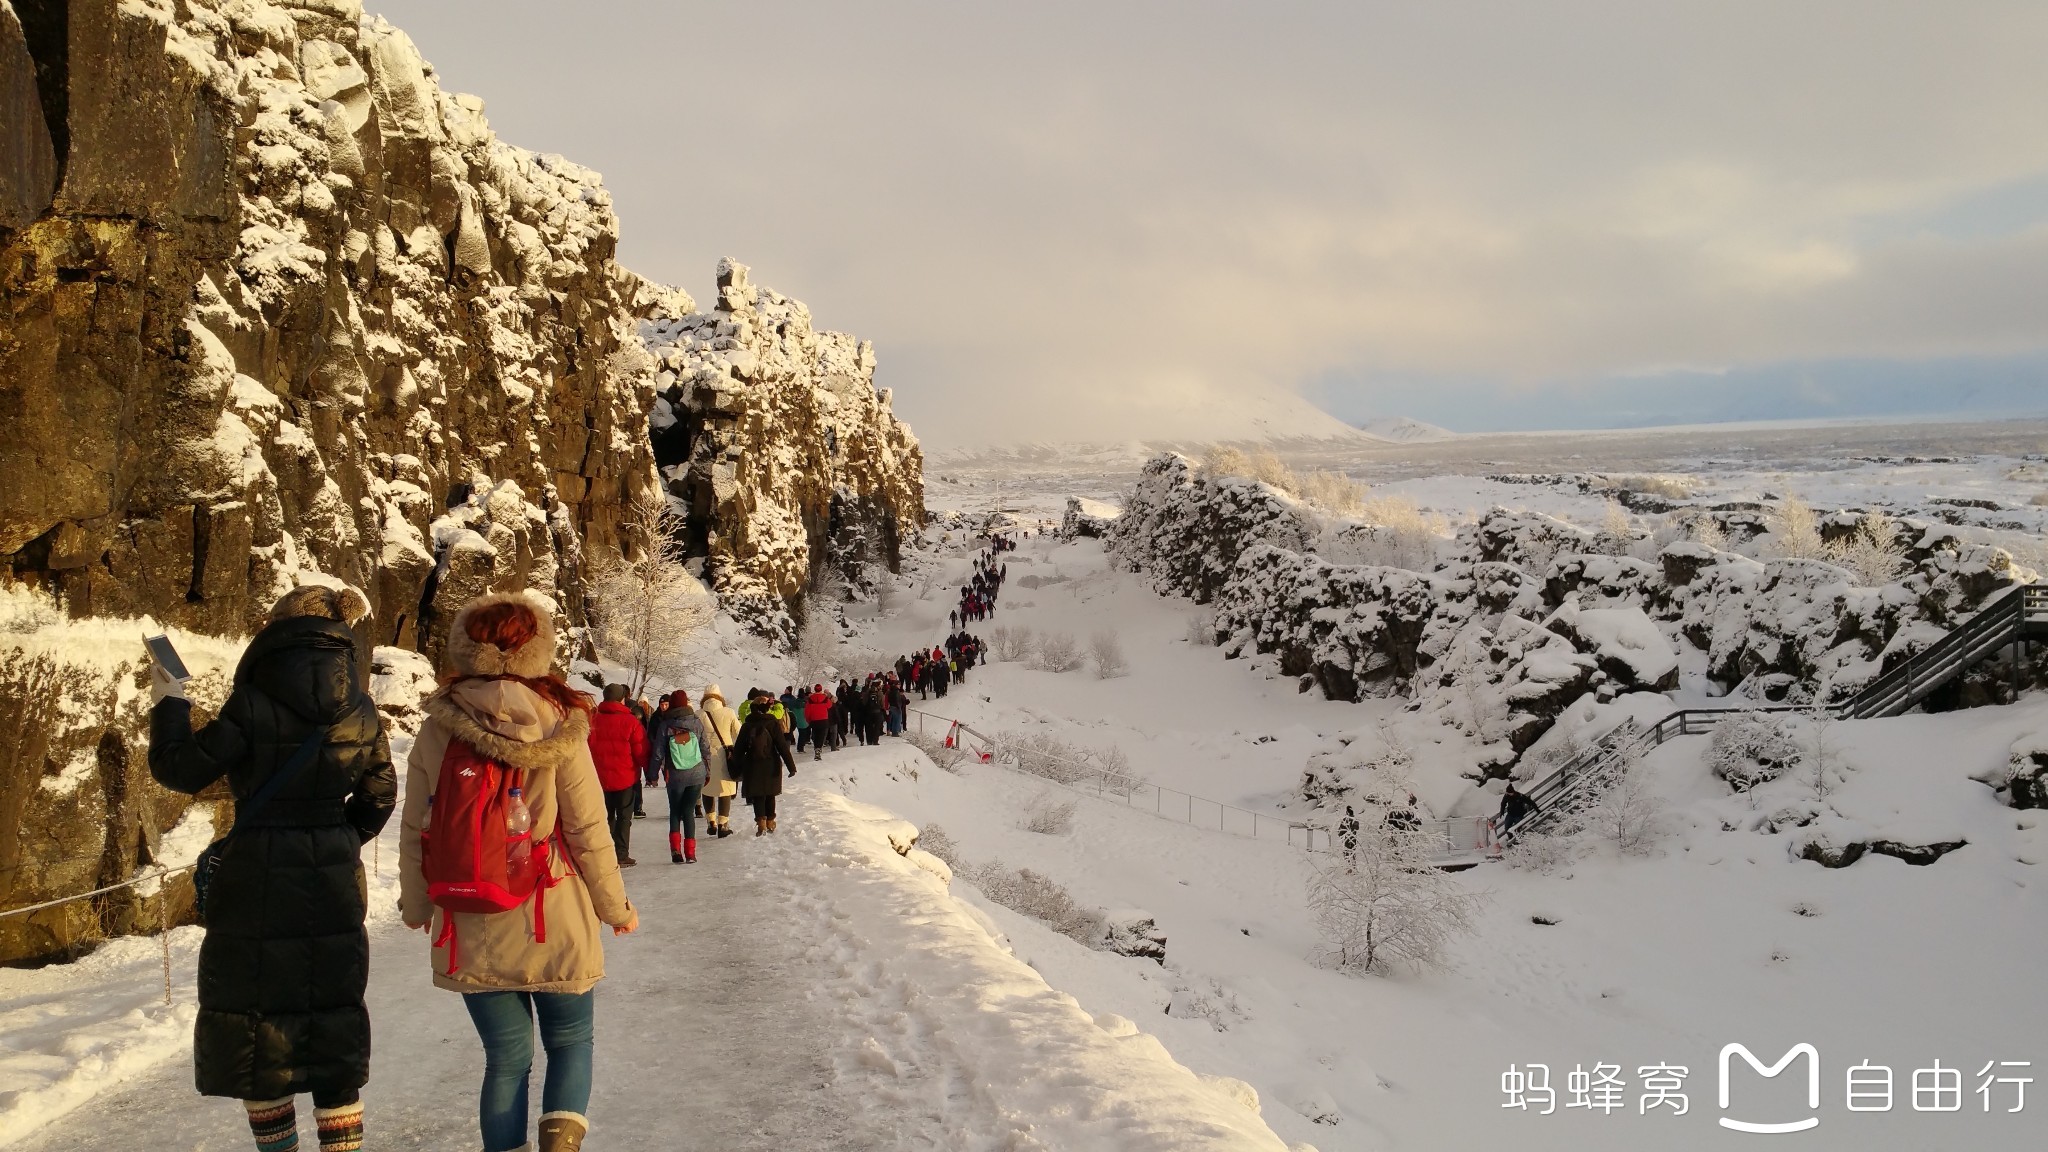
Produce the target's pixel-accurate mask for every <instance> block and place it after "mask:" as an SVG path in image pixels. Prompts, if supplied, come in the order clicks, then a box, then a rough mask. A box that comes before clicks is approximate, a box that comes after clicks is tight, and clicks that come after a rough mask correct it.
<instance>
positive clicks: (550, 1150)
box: [538, 1112, 590, 1152]
mask: <svg viewBox="0 0 2048 1152" xmlns="http://www.w3.org/2000/svg"><path fill="white" fill-rule="evenodd" d="M588 1131H590V1122H589V1121H588V1120H585V1119H584V1118H583V1117H582V1116H580V1115H578V1114H576V1113H574V1112H549V1113H547V1114H546V1115H544V1116H542V1117H541V1118H540V1148H539V1149H538V1152H577V1150H578V1149H580V1148H582V1147H583V1134H584V1133H586V1132H588Z"/></svg>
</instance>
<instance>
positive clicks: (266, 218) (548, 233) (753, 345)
mask: <svg viewBox="0 0 2048 1152" xmlns="http://www.w3.org/2000/svg"><path fill="white" fill-rule="evenodd" d="M483 108H484V105H483V102H482V101H481V100H479V99H477V98H476V97H473V96H467V95H454V94H451V93H448V92H445V91H443V90H442V89H441V87H440V85H439V83H438V82H437V80H436V77H435V73H434V70H433V68H432V66H431V65H429V64H427V63H426V62H425V61H424V60H422V59H421V58H420V55H419V53H418V51H417V50H416V49H415V48H414V46H413V44H412V42H411V41H410V40H409V39H408V38H407V37H406V35H405V33H403V32H402V31H400V30H398V29H397V28H394V27H392V26H391V25H390V24H388V23H386V22H385V21H383V20H382V19H380V18H375V17H368V18H366V17H365V16H364V14H363V12H362V6H361V3H360V0H127V2H122V3H114V2H113V0H104V2H100V0H94V2H89V3H86V2H82V3H71V4H68V5H67V4H20V3H16V2H12V0H0V426H4V427H5V428H6V429H7V433H6V435H5V436H4V437H0V591H4V592H5V593H6V595H7V596H8V598H9V599H8V602H7V604H8V607H7V617H8V619H7V623H6V626H5V627H0V909H4V908H8V907H15V906H19V905H22V904H26V903H32V902H37V901H39V900H41V899H45V898H50V897H54V896H62V895H65V894H68V893H72V892H80V891H85V890H87V889H89V888H91V887H94V886H96V884H97V883H100V882H114V880H118V879H120V878H122V877H124V876H126V875H129V874H131V873H132V870H133V868H134V867H135V866H136V864H137V862H138V860H157V861H158V862H162V861H163V860H165V859H167V857H165V856H163V855H162V854H161V853H159V852H158V848H157V846H158V845H159V843H160V842H168V843H170V844H171V845H172V846H173V847H174V848H177V850H178V851H179V852H182V851H183V848H184V846H186V845H187V841H189V840H191V839H192V838H193V837H195V836H198V837H203V836H204V835H205V834H206V833H207V832H209V831H210V829H211V824H210V823H206V822H207V821H210V820H211V819H212V813H213V810H214V807H215V805H212V804H202V805H199V806H198V807H197V808H192V807H191V805H190V801H189V800H188V799H187V798H185V797H180V796H175V795H172V794H169V793H166V792H165V791H164V790H163V789H161V788H159V787H157V786H156V785H155V784H154V783H153V782H151V781H150V779H149V777H148V773H147V770H146V768H144V767H143V763H144V752H143V744H142V739H141V737H142V733H143V731H144V729H145V727H146V724H145V718H146V709H145V705H146V703H147V700H146V695H143V693H144V691H145V690H146V684H147V682H146V675H145V671H146V670H145V669H144V668H143V666H142V665H141V664H140V663H139V657H140V652H139V645H138V644H137V640H138V638H139V636H140V634H141V633H142V631H143V630H144V629H145V628H147V629H150V630H155V629H158V628H168V629H170V630H171V631H172V634H173V635H174V636H175V637H178V638H179V643H180V647H181V649H187V650H189V651H192V652H198V653H200V664H204V665H205V666H206V669H207V670H208V671H207V672H206V674H208V675H214V676H217V677H220V678H221V683H222V684H223V685H224V684H225V677H226V675H227V674H228V673H229V672H230V671H231V670H232V667H233V664H234V659H235V655H236V653H237V652H238V650H239V647H240V644H239V641H240V639H241V638H242V637H245V636H246V635H247V634H248V633H249V632H250V631H251V630H252V629H253V627H254V626H255V625H256V624H257V623H258V622H259V621H260V618H261V615H262V613H263V612H264V611H265V610H266V609H267V608H268V607H269V605H270V604H271V603H272V602H273V601H274V600H275V598H276V597H277V596H278V595H280V594H281V593H282V592H284V591H285V590H287V589H289V588H290V587H292V586H294V585H295V584H299V583H304V582H309V581H312V582H324V583H336V582H340V583H346V584H349V585H352V586H354V587H355V588H357V589H359V590H360V591H362V592H363V594H364V595H365V596H366V597H367V599H368V600H369V602H370V604H371V606H372V614H371V616H370V618H369V620H368V621H367V622H366V623H365V624H364V625H363V626H362V627H361V629H360V630H359V631H360V632H361V633H362V639H363V640H364V647H365V652H364V664H365V667H366V669H372V670H373V671H374V675H375V676H376V677H377V683H378V685H379V687H378V692H379V698H380V704H381V705H383V706H385V707H386V710H387V714H388V715H389V716H391V717H392V718H393V719H394V720H395V721H399V722H401V723H403V722H407V721H408V720H409V718H410V710H409V708H408V706H407V702H406V701H405V700H404V699H403V697H404V695H405V694H406V693H408V692H415V691H417V689H418V687H419V686H420V685H421V684H423V683H425V682H426V681H425V679H424V677H425V676H426V675H428V672H427V671H424V670H423V667H422V665H421V663H420V662H419V661H418V660H415V659H413V658H411V657H408V655H407V654H408V653H418V654H420V655H421V656H423V657H424V658H425V659H426V660H432V659H434V658H436V657H437V655H438V651H439V648H440V645H441V639H442V637H441V635H440V627H441V626H444V625H445V622H446V621H447V620H448V619H449V618H450V617H451V616H452V614H453V610H454V609H455V608H456V607H457V606H459V605H460V604H461V603H462V602H463V601H464V600H466V599H468V598H469V597H471V596H473V595H476V594H477V593H479V592H483V591H486V590H509V589H514V588H534V589H538V590H540V591H542V592H544V593H546V594H548V595H549V596H550V597H551V598H552V599H553V601H554V603H555V604H556V606H557V619H556V623H557V626H558V627H561V628H574V627H576V626H577V625H580V624H582V623H583V622H584V621H585V619H586V606H585V604H584V586H585V583H586V577H587V575H588V573H589V572H590V570H591V568H592V567H593V566H594V565H597V564H601V563H602V562H604V561H605V560H606V559H607V558H609V557H610V556H613V555H616V554H617V552H618V550H619V549H620V548H621V546H622V536H623V531H622V529H623V520H624V517H625V516H626V515H627V514H628V509H629V508H630V507H631V505H632V504H633V503H634V502H635V501H636V500H642V499H645V500H655V499H659V496H660V493H661V490H662V485H663V483H664V479H665V478H664V476H663V475H662V473H661V472H660V471H658V470H657V467H656V454H657V451H661V452H663V453H664V461H663V462H664V463H665V464H667V465H670V468H669V476H668V477H667V478H666V480H667V483H668V485H669V489H670V491H671V492H672V493H673V494H674V495H675V496H676V497H678V498H680V499H681V500H682V501H684V502H686V503H687V504H688V505H689V506H690V508H691V510H692V516H691V519H690V524H691V530H692V532H693V533H694V534H695V535H696V538H697V543H698V545H699V547H698V549H697V551H698V552H699V554H702V555H705V556H707V557H708V559H709V565H708V567H709V569H710V572H709V575H710V576H711V577H712V582H713V584H714V586H715V587H716V588H717V590H719V591H720V592H721V593H724V594H725V596H726V607H727V608H728V609H730V610H732V611H734V612H735V613H736V614H739V615H742V616H747V615H750V614H751V615H752V616H754V617H755V618H757V619H759V620H762V621H765V624H764V628H765V629H766V630H768V631H771V632H772V631H778V630H780V631H784V632H786V631H788V627H787V622H788V615H787V613H788V610H789V609H791V608H793V607H796V606H797V605H798V603H799V602H800V600H801V597H802V595H803V593H804V590H805V589H806V588H808V587H809V586H810V585H811V584H812V583H813V582H814V581H815V580H816V579H817V577H818V576H819V575H820V574H821V571H822V568H823V566H824V565H826V564H828V563H832V562H837V563H838V564H839V566H840V568H841V569H842V570H843V571H845V572H846V573H847V574H848V576H849V577H850V578H852V582H853V583H855V584H856V585H857V584H858V583H859V582H860V580H861V579H863V578H864V577H865V575H866V574H867V573H868V572H869V571H870V570H871V568H872V567H875V566H887V567H893V566H894V564H895V561H896V549H897V547H898V542H899V536H900V534H902V533H908V532H914V531H916V530H917V528H918V526H919V525H920V524H921V523H922V519H923V512H922V507H921V501H922V490H921V480H920V473H921V467H922V463H921V459H920V457H919V453H918V449H917V446H916V442H915V440H914V439H912V437H911V436H910V433H909V431H908V429H907V428H905V427H904V426H903V425H901V424H900V423H898V422H897V421H896V420H895V418H894V417H893V416H892V415H890V413H889V398H888V393H887V392H886V391H884V392H878V391H877V390H876V389H875V388H874V384H873V370H874V356H873V353H872V350H871V349H869V347H868V346H867V345H866V344H865V343H862V342H859V341H857V340H855V339H854V338H852V337H849V336H844V335H840V334H837V333H828V332H818V331H814V330H813V329H812V328H811V325H810V318H809V314H808V312H807V311H806V310H805V309H804V308H803V306H802V305H801V304H797V303H795V302H794V301H790V300H786V299H784V298H783V297H781V296H778V295H776V294H774V293H772V292H766V291H755V290H753V289H751V288H750V287H749V286H748V285H747V283H746V279H745V270H744V269H743V268H740V267H739V266H737V265H728V266H726V267H725V268H724V269H723V270H722V273H721V283H720V300H719V303H718V307H717V309H716V310H715V311H713V312H711V313H709V314H705V315H698V314H695V313H694V312H693V308H694V305H693V304H692V302H691V301H690V299H689V297H688V296H687V295H686V294H684V293H682V292H680V291H677V290H675V289H670V288H664V287H662V286H659V285H656V284H652V283H649V282H647V281H645V280H642V279H641V278H639V277H637V276H635V275H633V274H632V273H631V272H629V271H627V270H625V269H624V268H622V267H620V265H619V264H618V263H617V261H616V260H615V258H614V253H615V250H616V247H617V242H618V221H617V219H616V218H615V216H614V214H613V211H612V206H611V199H610V196H609V194H608V193H607V192H606V190H605V188H604V185H603V184H602V182H601V181H600V179H599V177H598V175H597V174H596V173H595V172H592V171H590V170H588V169H585V168H582V167H579V166H578V165H576V164H573V163H570V162H569V161H566V160H564V159H562V158H560V157H557V156H547V155H539V154H536V153H533V152H529V151H525V150H523V149H520V148H516V147H513V146H511V145H509V144H506V143H504V142H503V141H500V140H499V139H498V138H497V137H496V136H495V135H494V134H493V133H492V131H491V129H490V127H489V125H488V124H487V123H486V121H485V119H484V115H483ZM643 321H644V322H648V323H649V324H650V335H653V333H654V331H657V330H658V331H660V332H662V333H664V334H665V337H664V340H665V343H664V344H663V347H662V352H663V354H664V356H665V357H666V358H668V360H669V361H670V366H669V369H668V371H669V372H670V373H671V374H670V375H667V376H664V377H662V378H661V379H660V380H659V381H657V372H658V371H659V370H660V369H659V367H658V365H657V364H656V362H655V361H654V360H653V359H652V358H651V357H650V356H649V355H648V354H647V348H646V346H645V344H644V343H643V340H642V337H641V332H640V325H641V324H642V323H643ZM663 388H665V389H667V392H666V398H665V401H664V403H663V405H662V411H660V412H657V410H656V409H657V405H656V393H657V390H658V389H663ZM650 416H654V417H655V420H654V427H653V429H652V432H653V434H652V436H650ZM677 453H679V454H677ZM46 617H47V618H46ZM82 637H97V638H98V639H91V640H88V639H81V638H82ZM373 646H374V647H376V648H378V649H380V651H379V652H378V654H377V655H376V657H375V658H374V661H373V658H372V656H371V653H370V651H369V650H370V649H371V648H372V647H373ZM198 666H199V665H198V664H195V668H196V667H198ZM206 693H207V689H205V688H204V687H202V688H200V689H199V690H197V691H196V692H195V702H196V704H197V706H198V708H199V710H200V711H201V713H202V714H203V713H204V712H205V711H206V710H207V708H209V707H212V706H217V705H218V703H219V700H218V699H214V698H211V697H209V696H207V694H206ZM219 807H221V808H223V809H224V808H226V805H219ZM188 809H189V810H191V811H197V812H199V816H196V817H192V818H191V819H189V820H188V818H187V813H188ZM202 823H204V824H205V826H204V827H202V826H201V825H202ZM179 829H184V831H183V832H179V831H178V830H179ZM173 833H178V834H177V835H173ZM200 843H201V844H203V843H204V840H203V839H201V840H200ZM110 877H112V878H114V880H109V878H110ZM124 899H125V897H124ZM106 903H107V902H104V901H103V902H101V904H99V905H90V906H88V905H83V904H81V905H78V906H76V907H73V906H70V905H67V906H66V907H65V908H64V909H62V910H57V911H54V912H52V913H49V914H38V915H37V916H36V917H34V918H31V919H32V920H33V923H29V922H28V921H20V920H17V921H10V922H8V923H9V924H11V925H13V926H12V927H9V928H7V929H5V930H4V931H0V961H7V960H15V959H22V958H34V957H45V956H61V955H67V954H72V953H75V952H77V951H78V950H80V949H81V948H83V947H87V946H89V945H90V943H91V942H92V941H93V940H94V939H96V938H97V934H98V933H101V932H105V931H121V930H126V926H128V925H132V924H136V923H140V921H138V920H137V919H136V917H134V916H132V915H128V914H126V913H116V912H109V911H107V910H106V908H105V907H103V905H106ZM81 909H82V910H83V911H81ZM178 914H179V912H178V910H177V907H176V906H175V904H174V906H173V907H172V909H171V915H172V916H173V918H175V917H176V915H178Z"/></svg>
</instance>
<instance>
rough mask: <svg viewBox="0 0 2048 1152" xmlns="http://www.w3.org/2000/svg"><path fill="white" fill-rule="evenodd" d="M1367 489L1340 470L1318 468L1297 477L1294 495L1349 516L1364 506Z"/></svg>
mask: <svg viewBox="0 0 2048 1152" xmlns="http://www.w3.org/2000/svg"><path fill="white" fill-rule="evenodd" d="M1368 491H1369V489H1367V488H1366V486H1365V485H1363V484H1360V483H1359V482H1358V481H1356V480H1353V479H1352V478H1351V477H1349V476H1346V475H1344V474H1343V473H1341V472H1325V471H1323V470H1321V469H1318V470H1316V471H1314V472H1308V473H1304V474H1303V475H1302V476H1300V477H1299V478H1298V480H1297V488H1296V495H1299V496H1300V497H1301V498H1302V499H1304V500H1306V501H1308V502H1309V503H1311V504H1314V505H1316V506H1317V507H1320V508H1324V509H1327V510H1328V511H1331V512H1335V513H1337V514H1338V515H1340V516H1350V515H1355V514H1356V513H1357V512H1358V511H1359V510H1360V509H1361V508H1362V507H1364V505H1365V500H1366V493H1367V492H1368Z"/></svg>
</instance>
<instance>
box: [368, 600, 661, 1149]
mask: <svg viewBox="0 0 2048 1152" xmlns="http://www.w3.org/2000/svg"><path fill="white" fill-rule="evenodd" d="M554 659H555V629H554V610H553V607H552V606H551V605H549V604H548V603H547V601H545V600H543V599H541V598H540V596H538V595H537V594H535V593H532V592H519V593H513V594H510V595H489V596H482V597H479V598H477V599H475V600H472V601H470V602H469V603H468V604H467V605H465V606H464V607H463V608H462V610H461V611H460V612H458V613H456V615H455V619H454V621H453V623H452V624H451V625H450V627H449V635H448V648H447V653H446V656H445V660H446V663H447V670H446V671H445V672H444V674H443V683H442V687H441V689H440V691H438V692H436V693H434V694H433V695H432V696H429V697H428V698H427V700H426V702H425V704H424V709H425V711H426V714H427V719H426V722H425V724H423V725H422V726H421V728H420V733H419V737H418V739H416V740H415V741H414V742H413V746H412V756H411V758H410V760H409V762H408V765H407V776H406V791H405V815H404V827H405V835H404V836H403V838H402V839H401V841H400V843H401V847H402V851H401V868H400V872H399V881H400V888H399V911H400V913H401V914H402V915H403V917H404V919H405V923H406V926H407V927H409V928H423V929H426V930H427V931H428V932H430V933H433V932H434V921H435V920H436V916H435V913H436V911H437V910H438V911H439V913H440V916H439V920H440V931H439V932H438V934H436V935H435V936H434V946H433V950H432V956H433V964H434V983H435V984H436V985H438V986H440V987H442V988H447V989H451V990H453V991H456V992H460V993H462V994H463V1005H464V1007H466V1008H467V1009H468V1010H469V1015H470V1019H471V1020H472V1021H473V1022H474V1023H475V1025H476V1029H477V1034H478V1036H480V1037H481V1038H482V1040H483V1045H484V1084H483V1092H482V1095H481V1098H480V1101H479V1106H478V1113H479V1120H480V1123H481V1127H482V1129H483V1139H484V1152H511V1150H513V1149H521V1148H525V1147H527V1143H526V1132H527V1119H528V1108H527V1080H528V1078H529V1076H530V1075H531V1073H532V1069H533V1032H534V1021H535V1018H536V1017H538V1019H539V1024H540V1036H541V1044H542V1045H543V1046H544V1047H545V1048H546V1049H547V1056H548V1067H547V1077H546V1080H545V1083H544V1087H543V1088H542V1091H541V1117H540V1145H539V1147H540V1152H573V1150H574V1149H576V1148H578V1147H580V1146H581V1144H582V1141H583V1136H584V1133H585V1132H586V1131H588V1129H589V1127H590V1122H589V1120H588V1119H587V1115H586V1113H587V1110H588V1108H589V1105H590V1084H591V1059H592V1052H593V1049H594V1046H595V1027H594V1012H593V1009H594V1003H593V996H594V992H593V989H594V988H595V986H596V985H597V982H598V981H599V980H600V979H602V978H603V976H604V946H603V943H602V938H601V937H602V933H601V932H600V930H599V924H600V923H603V924H609V925H611V927H612V932H613V934H614V935H622V934H624V933H627V932H631V931H633V930H634V929H635V928H637V927H639V923H640V915H639V913H638V912H636V911H635V910H634V908H633V905H632V904H631V902H629V901H628V900H627V899H626V889H625V885H624V883H623V881H622V880H621V879H620V876H619V861H618V857H617V855H616V854H615V853H614V852H613V850H612V838H611V834H610V832H609V831H608V830H607V828H606V824H605V806H604V794H603V791H602V789H601V788H600V787H599V784H598V779H597V769H596V767H595V765H594V764H593V763H592V761H591V757H590V743H589V732H590V719H589V718H590V713H591V710H592V708H591V702H590V698H589V697H587V696H585V695H583V694H582V693H580V692H577V691H576V690H574V689H572V688H570V687H569V685H568V684H566V683H564V682H563V681H562V679H561V678H560V677H559V676H556V675H554V674H553V673H552V671H551V669H552V667H553V664H554ZM444 760H445V761H448V762H449V763H451V764H457V765H460V766H462V767H465V768H470V769H471V770H474V766H475V765H477V764H479V763H487V764H489V765H491V766H494V767H496V768H498V769H502V770H503V771H502V776H503V778H504V780H505V782H506V784H507V785H508V786H514V787H517V788H518V791H519V794H520V799H521V800H522V801H523V803H524V805H525V808H526V810H527V811H528V813H530V816H531V827H532V836H533V841H532V842H533V844H534V845H535V846H536V847H534V848H533V850H532V852H533V857H532V858H533V859H536V860H540V861H542V862H543V867H542V869H541V873H540V875H539V876H538V878H537V884H536V886H535V888H534V890H533V894H532V896H531V898H529V899H526V900H524V901H523V902H521V903H519V904H517V905H516V906H514V907H511V908H509V909H506V910H505V911H500V912H475V911H451V910H449V909H448V908H446V907H443V908H439V909H437V908H436V905H435V903H434V900H433V898H432V897H430V895H429V891H428V876H427V870H426V865H427V854H426V852H425V851H424V850H423V849H424V843H423V834H424V833H425V832H426V831H427V830H428V829H429V827H430V826H431V824H432V821H431V814H432V812H433V807H432V806H433V802H434V799H435V789H436V786H437V782H442V781H443V779H444V777H443V774H442V769H443V763H444ZM485 775H487V776H488V775H491V774H490V773H488V772H487V773H485ZM451 779H452V778H451ZM515 782H516V783H515ZM447 786H448V785H447V784H445V783H443V784H442V787H447ZM443 800H444V802H446V801H447V798H445V797H444V798H443ZM506 810H507V811H509V810H510V808H509V807H508V808H507V809H506ZM435 864H436V868H437V869H438V868H439V866H440V860H439V859H438V858H437V859H436V861H435ZM444 899H445V897H444Z"/></svg>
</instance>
